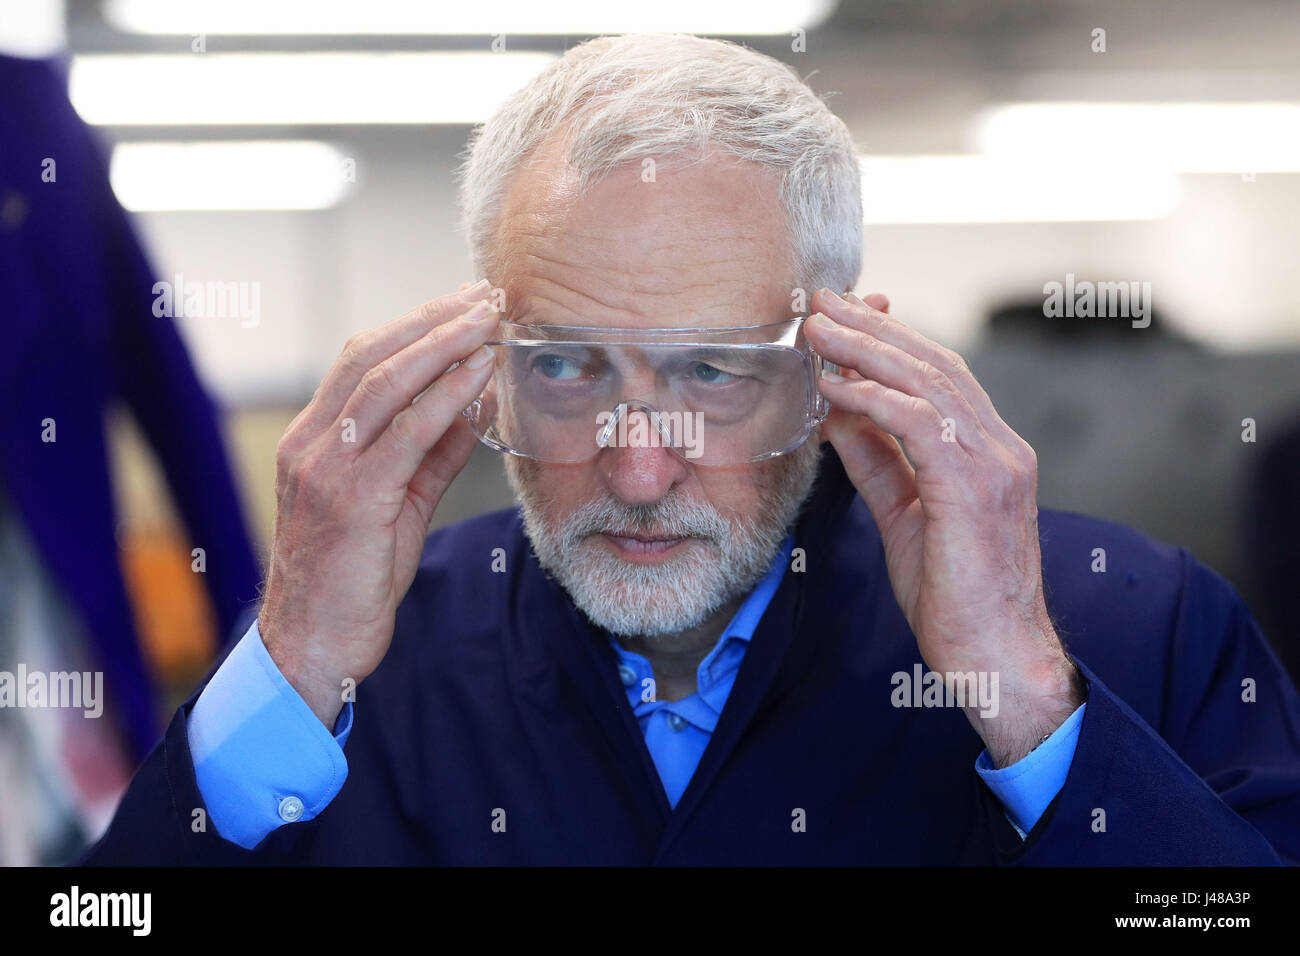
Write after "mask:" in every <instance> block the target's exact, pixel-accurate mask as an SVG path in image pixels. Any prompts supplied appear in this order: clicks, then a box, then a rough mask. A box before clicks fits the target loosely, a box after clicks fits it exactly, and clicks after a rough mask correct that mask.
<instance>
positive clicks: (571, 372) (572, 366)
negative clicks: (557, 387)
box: [533, 355, 582, 380]
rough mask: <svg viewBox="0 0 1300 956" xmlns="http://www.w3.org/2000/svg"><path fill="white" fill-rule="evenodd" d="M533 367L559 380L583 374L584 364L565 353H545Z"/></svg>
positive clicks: (548, 376)
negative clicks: (566, 355) (564, 354)
mask: <svg viewBox="0 0 1300 956" xmlns="http://www.w3.org/2000/svg"><path fill="white" fill-rule="evenodd" d="M533 368H535V369H537V370H538V371H539V372H541V373H542V374H543V375H545V376H546V377H547V378H551V379H557V380H569V379H575V378H577V377H578V376H579V375H581V374H582V366H581V365H579V364H578V363H577V362H575V361H574V360H573V359H571V358H565V357H564V356H563V355H543V356H541V357H540V358H539V359H537V361H536V362H534V363H533Z"/></svg>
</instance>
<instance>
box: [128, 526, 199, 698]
mask: <svg viewBox="0 0 1300 956" xmlns="http://www.w3.org/2000/svg"><path fill="white" fill-rule="evenodd" d="M119 540H120V542H121V546H122V569H123V574H124V575H125V577H126V586H127V592H128V593H129V595H130V598H131V606H132V609H133V611H134V615H135V622H136V629H137V632H138V633H139V635H140V646H141V651H142V653H143V654H144V656H145V660H146V661H147V662H148V664H149V666H150V669H151V670H152V671H153V673H154V675H155V676H156V677H157V679H158V680H159V681H160V682H162V683H163V684H165V685H169V686H174V685H175V684H177V683H190V682H191V679H192V678H193V676H194V675H195V674H196V673H197V674H199V675H200V676H201V675H202V673H203V672H204V671H206V669H207V667H208V665H209V664H210V663H211V661H212V656H213V654H214V653H216V649H217V628H216V614H215V612H214V611H213V608H212V602H211V600H210V599H209V597H208V592H207V589H206V588H204V586H203V580H202V578H200V576H199V575H200V574H201V573H202V572H201V571H199V570H197V569H196V568H197V566H198V559H197V558H196V557H194V556H193V555H192V554H191V550H190V545H189V543H188V542H187V541H186V540H185V539H184V538H182V537H181V535H180V534H179V533H177V532H175V531H171V530H168V529H166V528H160V527H159V528H155V527H142V526H140V525H133V526H132V527H130V528H129V529H127V530H126V531H125V533H124V534H123V535H122V536H121V537H120V538H119Z"/></svg>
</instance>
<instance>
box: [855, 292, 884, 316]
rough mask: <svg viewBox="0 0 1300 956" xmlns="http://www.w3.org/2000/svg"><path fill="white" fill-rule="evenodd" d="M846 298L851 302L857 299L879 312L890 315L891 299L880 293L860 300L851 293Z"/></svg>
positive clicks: (873, 293) (871, 294)
mask: <svg viewBox="0 0 1300 956" xmlns="http://www.w3.org/2000/svg"><path fill="white" fill-rule="evenodd" d="M845 298H846V299H850V300H852V299H857V300H858V301H859V302H863V303H865V304H866V305H869V306H870V307H871V308H873V309H875V310H876V311H877V312H884V313H885V314H888V313H889V297H888V296H886V295H882V294H881V293H879V292H872V293H870V294H868V295H867V297H866V298H865V299H858V298H857V296H856V295H854V294H853V293H852V292H850V293H849V294H848V295H846V296H845Z"/></svg>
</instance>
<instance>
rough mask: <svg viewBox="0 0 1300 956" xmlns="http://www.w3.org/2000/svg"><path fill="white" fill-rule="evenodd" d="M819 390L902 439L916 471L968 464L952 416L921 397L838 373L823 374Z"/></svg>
mask: <svg viewBox="0 0 1300 956" xmlns="http://www.w3.org/2000/svg"><path fill="white" fill-rule="evenodd" d="M820 386H821V390H822V394H823V395H825V396H826V398H827V400H828V401H829V402H830V403H831V406H832V407H833V408H836V409H839V410H840V411H841V412H852V413H853V414H856V415H865V416H866V417H867V418H869V419H871V421H872V422H873V423H875V425H876V426H877V427H878V428H880V429H881V430H882V431H885V432H888V433H889V434H891V435H895V436H897V437H898V439H899V440H900V441H901V442H902V443H903V448H904V449H905V450H906V452H907V457H908V458H910V459H911V460H912V462H913V463H914V464H915V466H916V471H917V474H918V475H920V474H922V473H928V472H931V471H932V472H934V473H936V474H937V473H939V472H941V471H943V470H944V469H951V468H952V467H953V466H954V465H957V466H960V467H962V468H969V467H970V465H971V463H972V458H971V454H970V452H969V451H968V450H967V449H966V448H965V447H964V446H963V445H962V444H961V442H960V441H958V440H957V436H956V434H955V432H956V431H957V430H958V429H956V428H954V427H953V423H952V419H951V418H945V417H944V416H943V415H941V414H939V410H938V409H937V408H935V407H934V405H932V404H931V403H930V402H928V401H926V400H925V399H924V398H920V397H918V396H916V395H908V394H906V393H904V392H900V391H898V390H897V389H893V388H890V387H889V386H888V385H883V384H881V383H880V382H877V381H874V380H872V379H863V380H861V381H853V380H850V379H845V378H842V377H841V376H838V375H823V376H822V378H821V380H820Z"/></svg>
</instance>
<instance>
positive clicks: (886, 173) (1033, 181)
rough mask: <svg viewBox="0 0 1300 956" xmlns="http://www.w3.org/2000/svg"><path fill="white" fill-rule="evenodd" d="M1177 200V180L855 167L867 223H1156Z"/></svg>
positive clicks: (1124, 173) (1016, 168)
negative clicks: (859, 168) (1148, 220)
mask: <svg viewBox="0 0 1300 956" xmlns="http://www.w3.org/2000/svg"><path fill="white" fill-rule="evenodd" d="M1178 200H1179V181H1178V177H1177V176H1176V175H1174V174H1172V173H1162V172H1158V171H1151V170H1146V171H1144V170H1130V169H1116V168H1112V167H1105V166H1103V167H1092V166H1087V165H1084V164H1080V163H1069V162H1062V161H1061V160H1060V159H1059V158H1056V159H1054V160H1053V161H1051V162H1047V161H1029V162H1026V161H1024V160H1019V159H1005V160H1004V159H998V158H993V157H986V156H871V157H867V158H865V159H863V160H862V205H863V211H864V213H865V219H866V221H867V222H868V223H871V224H875V225H881V224H894V223H975V222H1086V221H1090V220H1098V221H1104V220H1117V219H1158V218H1160V217H1162V216H1165V215H1168V214H1169V213H1170V212H1171V211H1172V210H1173V209H1174V207H1175V206H1176V205H1177V204H1178Z"/></svg>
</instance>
